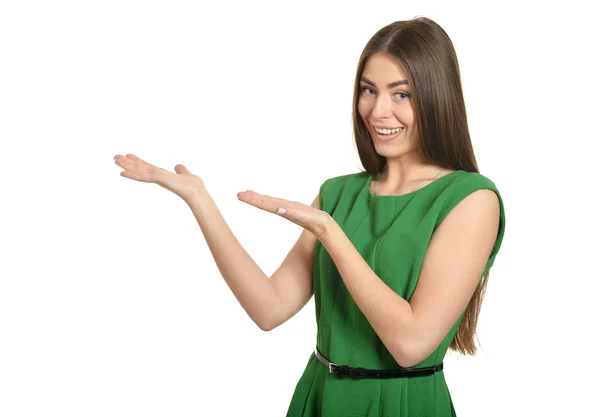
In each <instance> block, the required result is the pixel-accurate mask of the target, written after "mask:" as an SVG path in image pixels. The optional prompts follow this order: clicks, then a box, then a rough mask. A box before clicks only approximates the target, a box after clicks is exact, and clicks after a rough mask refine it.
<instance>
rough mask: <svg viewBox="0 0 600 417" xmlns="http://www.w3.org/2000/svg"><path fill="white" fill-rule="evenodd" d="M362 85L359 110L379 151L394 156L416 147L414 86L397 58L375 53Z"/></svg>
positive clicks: (365, 71)
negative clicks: (411, 85)
mask: <svg viewBox="0 0 600 417" xmlns="http://www.w3.org/2000/svg"><path fill="white" fill-rule="evenodd" d="M359 88H360V90H359V98H358V112H359V113H360V115H361V117H362V119H363V121H364V122H365V125H366V126H367V129H368V130H369V133H370V134H371V138H372V139H373V144H374V145H375V149H376V151H377V153H379V154H380V155H383V156H386V157H392V158H393V157H396V156H400V155H404V154H407V153H409V152H411V151H413V150H414V149H415V148H416V145H417V140H416V139H417V132H416V124H415V122H414V121H415V117H414V111H413V105H412V99H411V87H410V86H409V85H408V80H407V78H406V76H405V75H404V72H403V71H402V69H401V67H400V65H399V64H398V63H397V62H396V60H395V59H394V58H393V57H392V56H390V55H388V54H385V53H376V54H374V55H372V56H371V57H370V58H369V59H367V62H366V64H365V67H364V69H363V72H362V76H361V78H360V87H359Z"/></svg>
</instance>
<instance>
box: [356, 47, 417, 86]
mask: <svg viewBox="0 0 600 417" xmlns="http://www.w3.org/2000/svg"><path fill="white" fill-rule="evenodd" d="M361 76H364V77H367V78H368V79H370V80H373V81H374V82H376V83H378V84H379V83H382V84H387V83H389V82H392V81H397V80H406V79H407V78H406V74H405V73H404V71H403V70H402V67H401V66H400V64H399V63H398V61H397V60H396V58H394V57H393V56H391V55H389V54H386V53H383V52H378V53H376V54H373V55H371V56H370V57H369V58H368V59H367V62H365V66H364V68H363V71H362V74H361Z"/></svg>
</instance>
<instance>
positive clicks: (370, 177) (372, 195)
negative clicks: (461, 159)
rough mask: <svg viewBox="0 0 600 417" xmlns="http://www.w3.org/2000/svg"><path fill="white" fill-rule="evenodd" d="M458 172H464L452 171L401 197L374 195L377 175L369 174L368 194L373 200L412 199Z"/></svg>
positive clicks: (459, 170)
mask: <svg viewBox="0 0 600 417" xmlns="http://www.w3.org/2000/svg"><path fill="white" fill-rule="evenodd" d="M457 172H463V170H462V169H458V170H456V171H452V172H450V173H448V174H446V175H444V176H442V177H439V178H436V179H435V180H433V181H432V182H430V183H429V184H427V185H425V186H423V187H421V188H418V189H416V190H414V191H411V192H409V193H405V194H400V195H374V194H373V192H372V191H371V181H372V180H373V177H374V176H375V174H369V175H367V183H366V187H367V192H368V193H369V197H370V198H372V199H401V198H406V197H410V196H412V195H414V194H417V193H419V192H420V191H422V190H425V189H427V188H428V187H431V186H432V185H433V184H435V183H437V182H438V181H441V180H443V179H444V178H446V177H450V176H452V175H455V174H456V173H457Z"/></svg>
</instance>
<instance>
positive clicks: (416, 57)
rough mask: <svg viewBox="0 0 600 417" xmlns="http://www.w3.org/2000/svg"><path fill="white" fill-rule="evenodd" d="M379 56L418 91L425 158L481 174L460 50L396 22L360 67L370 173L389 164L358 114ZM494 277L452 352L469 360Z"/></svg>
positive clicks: (370, 46)
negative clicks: (391, 61) (367, 72)
mask: <svg viewBox="0 0 600 417" xmlns="http://www.w3.org/2000/svg"><path fill="white" fill-rule="evenodd" d="M378 52H383V53H386V54H389V55H391V56H393V57H394V58H395V59H396V60H397V62H398V63H399V64H400V66H401V67H402V68H403V70H404V73H405V75H406V77H407V78H408V82H409V84H410V85H411V86H412V98H411V100H412V104H413V107H414V109H415V123H416V130H417V131H418V132H419V137H418V146H419V148H420V151H421V153H422V154H423V155H424V156H425V158H426V159H428V160H429V161H430V162H433V163H435V164H437V165H439V166H441V167H444V168H448V169H453V170H463V171H467V172H477V173H478V172H479V168H478V166H477V161H476V160H475V153H474V152H473V146H472V144H471V136H470V135H469V128H468V124H467V114H466V109H465V102H464V98H463V92H462V84H461V78H460V70H459V66H458V58H457V57H456V51H455V50H454V45H453V44H452V41H451V40H450V37H449V36H448V34H447V33H446V32H445V31H444V29H442V28H441V27H440V26H439V25H438V24H437V23H435V22H434V21H433V20H431V19H428V18H426V17H416V18H414V19H411V20H403V21H398V22H394V23H391V24H389V25H387V26H386V27H384V28H382V29H380V30H379V31H378V32H377V33H376V34H375V35H373V37H372V38H371V39H370V40H369V42H367V45H366V46H365V48H364V50H363V52H362V54H361V56H360V59H359V61H358V68H357V70H356V80H355V83H354V97H353V100H352V121H353V125H354V139H355V141H356V147H357V151H358V155H359V158H360V160H361V162H362V165H363V167H364V168H365V170H366V171H367V172H368V173H370V174H378V173H381V172H383V169H384V167H385V164H386V158H385V157H384V156H381V155H379V154H378V153H377V151H376V150H375V147H374V145H373V140H372V138H371V135H370V134H369V131H368V130H367V127H366V126H365V123H364V121H363V120H362V117H361V116H360V114H359V112H358V98H359V94H360V77H361V75H362V72H363V69H364V67H365V63H366V62H367V60H368V59H369V57H371V55H373V54H375V53H378ZM488 277H489V272H488V273H487V274H486V275H485V277H484V278H483V279H482V280H481V282H480V283H479V285H478V286H477V288H476V289H475V292H474V293H473V296H472V297H471V300H470V301H469V304H468V305H467V308H466V310H465V313H464V316H463V318H462V321H461V323H460V326H459V328H458V331H457V332H456V335H455V336H454V338H453V339H452V342H451V344H450V346H449V349H451V350H454V351H456V352H459V353H461V354H465V355H475V353H476V352H477V348H476V347H475V342H474V338H475V329H476V327H477V319H478V317H479V312H480V310H481V303H482V301H483V297H484V295H485V289H486V287H487V282H488Z"/></svg>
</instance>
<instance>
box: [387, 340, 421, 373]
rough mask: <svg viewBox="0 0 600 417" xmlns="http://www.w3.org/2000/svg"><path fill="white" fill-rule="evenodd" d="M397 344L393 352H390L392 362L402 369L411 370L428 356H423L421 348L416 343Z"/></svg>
mask: <svg viewBox="0 0 600 417" xmlns="http://www.w3.org/2000/svg"><path fill="white" fill-rule="evenodd" d="M403 342H404V343H398V344H397V346H396V347H395V349H394V351H393V352H391V353H392V356H393V357H394V360H395V361H396V363H398V365H400V366H401V367H403V368H411V367H413V366H415V365H418V364H419V363H421V362H423V360H425V359H426V358H427V356H428V355H426V354H425V352H424V350H423V349H422V346H421V347H420V346H419V345H418V344H417V343H407V342H406V341H403Z"/></svg>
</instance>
